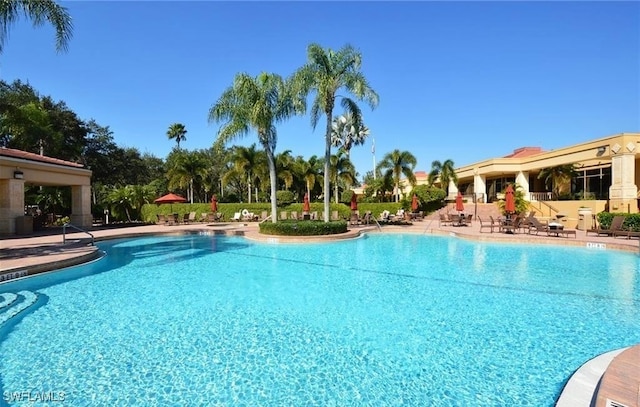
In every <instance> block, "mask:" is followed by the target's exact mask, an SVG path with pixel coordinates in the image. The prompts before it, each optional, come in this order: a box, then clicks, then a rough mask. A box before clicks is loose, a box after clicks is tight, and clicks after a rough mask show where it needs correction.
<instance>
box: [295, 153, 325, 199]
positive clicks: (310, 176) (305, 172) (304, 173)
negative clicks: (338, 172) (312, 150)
mask: <svg viewBox="0 0 640 407" xmlns="http://www.w3.org/2000/svg"><path fill="white" fill-rule="evenodd" d="M322 166H323V165H322V160H319V159H318V157H317V156H315V155H312V156H311V157H310V158H309V160H305V159H304V158H302V157H298V158H297V159H296V161H295V172H296V173H297V174H299V175H300V177H301V178H302V179H303V180H304V184H305V188H306V191H307V196H308V197H309V199H311V191H312V190H313V188H314V187H315V185H316V183H318V182H319V180H321V179H322V174H321V171H322Z"/></svg>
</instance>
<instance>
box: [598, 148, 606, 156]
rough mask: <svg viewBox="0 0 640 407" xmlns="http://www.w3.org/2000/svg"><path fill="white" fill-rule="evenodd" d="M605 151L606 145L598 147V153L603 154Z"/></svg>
mask: <svg viewBox="0 0 640 407" xmlns="http://www.w3.org/2000/svg"><path fill="white" fill-rule="evenodd" d="M605 151H607V147H606V146H600V147H598V155H599V156H600V155H602V154H604V152H605Z"/></svg>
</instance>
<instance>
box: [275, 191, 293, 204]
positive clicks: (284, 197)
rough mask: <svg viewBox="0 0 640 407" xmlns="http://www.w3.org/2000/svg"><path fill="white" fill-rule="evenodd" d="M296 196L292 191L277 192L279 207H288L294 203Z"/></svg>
mask: <svg viewBox="0 0 640 407" xmlns="http://www.w3.org/2000/svg"><path fill="white" fill-rule="evenodd" d="M293 199H294V196H293V192H291V191H276V202H277V205H278V206H287V205H290V204H291V203H292V202H293Z"/></svg>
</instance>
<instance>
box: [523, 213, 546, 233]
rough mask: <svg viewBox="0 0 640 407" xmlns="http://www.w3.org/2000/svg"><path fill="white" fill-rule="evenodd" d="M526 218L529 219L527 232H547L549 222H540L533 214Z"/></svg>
mask: <svg viewBox="0 0 640 407" xmlns="http://www.w3.org/2000/svg"><path fill="white" fill-rule="evenodd" d="M527 219H528V221H529V234H532V233H533V232H535V233H536V235H537V234H538V233H540V232H545V233H547V234H548V233H549V224H548V223H547V222H545V223H542V222H540V221H539V220H538V218H536V217H533V216H532V217H529V218H527Z"/></svg>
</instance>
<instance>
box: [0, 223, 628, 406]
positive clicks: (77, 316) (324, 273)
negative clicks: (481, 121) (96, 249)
mask: <svg viewBox="0 0 640 407" xmlns="http://www.w3.org/2000/svg"><path fill="white" fill-rule="evenodd" d="M102 246H103V249H104V250H105V251H106V252H107V253H108V255H107V257H105V258H104V259H103V260H101V261H99V262H96V263H93V264H91V265H86V266H82V267H76V268H72V269H68V270H65V271H62V272H60V273H56V274H55V275H48V276H46V277H45V276H43V277H37V278H33V279H28V280H24V281H23V282H15V283H10V284H5V285H3V286H1V287H2V290H0V291H2V292H19V291H21V290H37V291H38V292H42V293H43V294H45V295H47V296H48V298H49V300H48V303H47V304H46V305H45V306H42V307H40V308H38V309H37V310H35V311H34V312H32V313H30V314H28V315H26V316H25V317H24V318H23V319H22V320H21V321H20V322H19V323H18V324H16V325H15V326H13V327H11V329H5V330H4V331H3V330H2V328H0V341H1V342H0V374H1V375H2V386H3V389H2V390H3V391H18V390H21V389H24V388H27V389H39V390H49V389H50V390H62V391H65V392H66V394H67V398H68V400H70V402H71V403H72V405H104V406H107V405H145V406H166V405H247V406H249V405H251V406H256V405H258V406H270V405H388V406H394V405H398V406H400V405H433V406H440V405H441V406H451V405H460V406H466V405H486V406H498V405H525V406H526V405H530V406H545V405H547V406H551V405H553V403H554V400H555V398H556V397H557V396H558V394H559V392H560V390H561V389H562V386H563V384H564V381H565V380H566V379H567V378H568V377H569V375H570V374H571V373H572V372H573V371H574V370H575V369H576V368H577V367H579V365H580V364H581V363H583V362H584V361H585V360H587V359H589V358H591V357H593V356H595V355H597V354H599V353H602V352H605V351H608V350H611V349H614V348H619V347H622V346H628V345H630V344H633V343H637V342H640V306H639V304H640V282H639V280H640V276H639V271H638V270H639V267H638V265H639V262H638V258H637V256H633V255H629V254H626V253H613V252H602V251H598V252H597V253H595V252H592V251H588V250H584V249H577V248H561V249H554V248H548V247H531V246H519V245H508V246H500V245H494V244H486V243H478V242H465V241H461V240H457V239H455V238H450V237H433V236H413V235H409V236H371V237H368V238H366V239H358V240H355V241H350V242H340V243H329V244H326V243H325V244H312V245H282V244H275V245H274V244H252V243H247V242H246V241H244V240H243V239H242V238H239V237H222V236H189V237H177V238H176V237H157V238H144V239H136V240H126V241H125V240H123V241H114V242H107V243H104V244H103V245H102ZM567 259H571V261H567ZM75 277H77V278H75ZM43 327H46V328H47V329H43ZM25 343H29V347H25Z"/></svg>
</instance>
